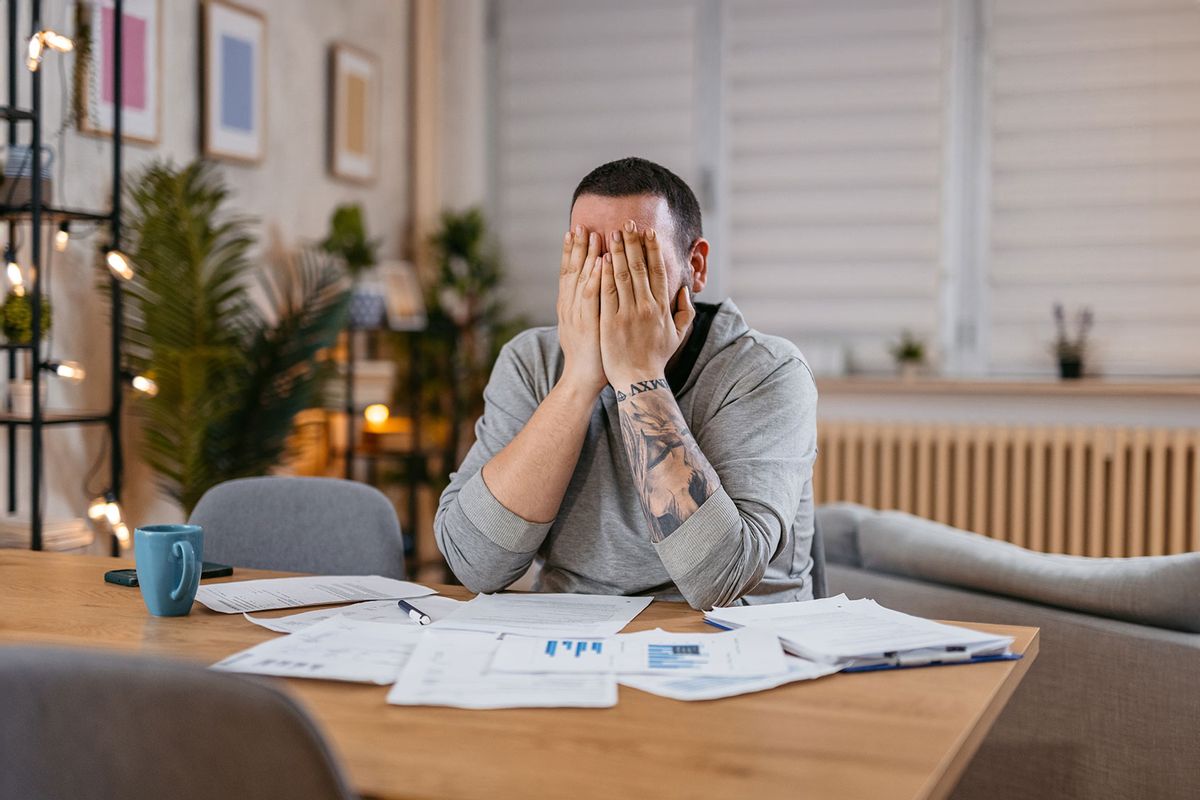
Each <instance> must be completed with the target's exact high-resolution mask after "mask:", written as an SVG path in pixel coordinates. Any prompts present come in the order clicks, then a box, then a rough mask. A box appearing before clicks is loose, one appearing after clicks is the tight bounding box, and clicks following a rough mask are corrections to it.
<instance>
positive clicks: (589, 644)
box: [491, 628, 787, 677]
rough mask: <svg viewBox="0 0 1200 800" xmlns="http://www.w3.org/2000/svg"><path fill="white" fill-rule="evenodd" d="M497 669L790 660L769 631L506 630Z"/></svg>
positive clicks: (718, 665)
mask: <svg viewBox="0 0 1200 800" xmlns="http://www.w3.org/2000/svg"><path fill="white" fill-rule="evenodd" d="M491 669H492V670H493V671H496V672H522V673H530V672H540V673H564V672H566V673H584V672H615V673H617V674H619V675H633V674H644V675H713V676H726V677H728V676H738V677H745V676H752V675H757V676H761V675H782V674H783V673H784V672H785V671H786V670H787V666H786V663H785V661H784V654H783V648H782V647H780V645H779V638H778V637H776V636H775V635H774V634H773V633H771V632H769V631H762V630H758V629H751V628H747V629H742V630H738V631H730V632H727V633H669V632H667V631H664V630H653V631H641V632H638V633H630V634H622V635H618V636H612V637H608V638H604V639H580V638H572V637H557V638H530V637H523V636H506V637H505V638H504V639H503V641H502V642H501V643H500V647H499V648H498V649H497V651H496V657H495V659H494V660H493V662H492V666H491Z"/></svg>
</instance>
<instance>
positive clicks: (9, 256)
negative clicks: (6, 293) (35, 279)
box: [4, 245, 25, 297]
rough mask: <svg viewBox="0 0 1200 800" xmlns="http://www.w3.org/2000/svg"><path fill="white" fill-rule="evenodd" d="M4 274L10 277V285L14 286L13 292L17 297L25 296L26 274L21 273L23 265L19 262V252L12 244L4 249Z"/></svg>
mask: <svg viewBox="0 0 1200 800" xmlns="http://www.w3.org/2000/svg"><path fill="white" fill-rule="evenodd" d="M4 262H5V264H6V266H5V268H4V274H5V275H6V276H7V277H8V285H9V286H10V287H12V293H13V294H15V295H16V296H17V297H24V296H25V276H24V275H22V274H21V265H20V264H18V263H17V254H16V253H14V252H13V249H12V245H9V246H8V247H6V248H5V249H4Z"/></svg>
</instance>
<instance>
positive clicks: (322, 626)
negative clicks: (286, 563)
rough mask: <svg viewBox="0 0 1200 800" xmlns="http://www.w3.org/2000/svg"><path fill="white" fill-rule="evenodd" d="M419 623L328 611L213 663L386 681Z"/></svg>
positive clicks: (290, 674)
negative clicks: (405, 623)
mask: <svg viewBox="0 0 1200 800" xmlns="http://www.w3.org/2000/svg"><path fill="white" fill-rule="evenodd" d="M420 637H421V628H420V627H419V626H415V625H414V626H413V627H411V628H408V627H401V626H399V625H386V624H381V623H378V622H355V621H354V620H348V619H344V618H342V617H332V618H330V619H327V620H325V621H324V622H318V623H317V624H315V625H313V626H311V627H309V628H306V629H304V630H302V631H300V632H299V633H293V634H291V635H289V636H281V637H279V638H276V639H271V640H270V641H267V642H263V643H262V644H258V645H255V646H254V647H251V648H249V649H247V650H243V651H241V652H240V653H234V654H233V655H231V656H229V657H228V658H226V659H223V660H222V661H218V662H217V663H216V664H213V666H212V668H213V669H216V670H223V671H226V672H248V673H252V674H255V675H277V676H280V677H284V678H322V679H325V680H331V681H352V682H357V683H377V684H380V685H384V684H389V683H392V682H393V681H395V680H396V676H397V675H398V674H399V673H400V670H401V668H403V666H404V664H405V662H406V661H408V658H409V656H410V655H411V654H412V652H413V649H414V648H415V647H416V645H417V641H418V640H419V639H420Z"/></svg>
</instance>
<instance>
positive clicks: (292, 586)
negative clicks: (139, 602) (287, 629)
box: [196, 575, 433, 614]
mask: <svg viewBox="0 0 1200 800" xmlns="http://www.w3.org/2000/svg"><path fill="white" fill-rule="evenodd" d="M431 594H433V589H430V588H429V587H428V586H422V585H421V584H419V583H409V582H408V581H398V580H396V579H394V578H384V577H383V576H381V575H313V576H305V577H301V578H263V579H261V580H254V581H233V582H230V583H210V584H208V585H205V586H201V587H200V588H199V589H198V590H197V591H196V599H197V600H199V601H200V602H201V603H203V604H204V605H206V606H208V607H209V608H211V609H212V610H213V611H219V612H221V613H222V614H242V613H244V612H246V611H269V610H270V609H273V608H299V607H301V606H324V605H329V604H330V603H349V602H358V601H361V600H398V599H401V598H403V599H405V600H407V599H410V598H413V597H425V596H426V595H431Z"/></svg>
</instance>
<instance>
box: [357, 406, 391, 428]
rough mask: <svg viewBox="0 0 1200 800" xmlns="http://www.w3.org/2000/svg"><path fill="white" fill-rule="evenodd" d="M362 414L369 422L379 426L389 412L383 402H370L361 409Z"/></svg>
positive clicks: (389, 414)
mask: <svg viewBox="0 0 1200 800" xmlns="http://www.w3.org/2000/svg"><path fill="white" fill-rule="evenodd" d="M363 416H364V417H365V418H366V420H367V422H369V423H370V424H372V425H375V426H379V425H382V424H384V423H385V422H387V421H388V417H390V416H391V412H390V411H388V407H387V406H385V405H384V404H383V403H372V404H371V405H369V406H367V407H366V408H364V409H363Z"/></svg>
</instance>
